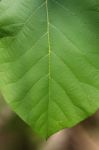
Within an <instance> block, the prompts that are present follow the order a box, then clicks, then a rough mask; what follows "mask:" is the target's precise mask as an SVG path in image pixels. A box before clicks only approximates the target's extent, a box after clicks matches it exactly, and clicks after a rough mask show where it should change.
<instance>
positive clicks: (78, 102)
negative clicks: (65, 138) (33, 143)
mask: <svg viewBox="0 0 99 150" xmlns="http://www.w3.org/2000/svg"><path fill="white" fill-rule="evenodd" d="M0 89H1V92H2V94H3V96H4V97H5V99H6V101H7V102H8V103H9V105H10V106H11V107H12V108H13V110H15V111H16V112H17V114H19V116H21V117H22V118H23V119H24V120H25V121H26V122H27V123H28V124H29V125H30V126H31V127H32V128H33V130H34V131H35V132H36V133H38V134H39V135H41V136H43V137H48V136H50V135H51V134H53V133H55V132H56V131H59V130H61V129H63V128H66V127H72V126H74V125H75V124H77V123H78V122H80V121H81V120H83V119H85V118H86V117H88V116H90V115H91V114H93V113H94V112H95V111H96V110H97V109H98V108H99V1H98V0H83V1H81V0H14V1H13V0H1V1H0Z"/></svg>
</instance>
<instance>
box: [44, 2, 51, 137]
mask: <svg viewBox="0 0 99 150" xmlns="http://www.w3.org/2000/svg"><path fill="white" fill-rule="evenodd" d="M45 1H46V15H47V18H46V19H47V35H48V72H49V76H48V103H47V135H46V136H48V132H49V131H48V130H49V102H50V79H51V64H50V62H51V42H50V20H49V10H48V0H45Z"/></svg>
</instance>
